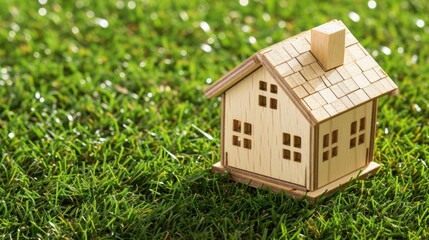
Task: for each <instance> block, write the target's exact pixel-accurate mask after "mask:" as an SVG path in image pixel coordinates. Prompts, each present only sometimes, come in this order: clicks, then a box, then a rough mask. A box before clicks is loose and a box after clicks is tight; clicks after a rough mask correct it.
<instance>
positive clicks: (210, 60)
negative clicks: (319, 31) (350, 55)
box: [0, 0, 429, 239]
mask: <svg viewBox="0 0 429 240" xmlns="http://www.w3.org/2000/svg"><path fill="white" fill-rule="evenodd" d="M0 6H1V8H0V16H1V18H0V46H1V47H0V153H1V156H0V157H1V159H0V168H1V169H0V237H1V238H7V239H9V238H11V239H17V238H20V239H26V238H31V239H34V238H41V239H46V238H69V239H75V238H91V239H94V238H108V239H110V238H112V239H115V238H118V239H127V238H151V239H178V238H179V239H180V238H183V239H192V238H194V239H207V238H216V239H221V238H227V239H265V238H305V239H313V238H320V239H330V238H335V239H339V238H346V239H349V238H362V239H367V238H421V239H425V238H428V237H429V227H428V225H429V190H428V189H429V173H428V164H429V160H428V158H427V156H429V146H428V145H429V144H428V143H429V130H428V129H429V128H428V123H429V122H428V121H429V120H428V119H429V111H428V107H429V100H428V99H429V94H428V83H429V80H428V79H429V65H428V64H427V62H428V60H429V34H428V32H429V27H428V26H427V25H425V23H429V15H428V14H427V13H428V11H429V3H428V1H425V0H408V1H361V0H358V1H340V0H331V1H310V0H300V1H286V0H280V1H272V0H271V1H269V0H268V1H257V0H250V1H247V0H241V1H195V0H190V1H187V0H180V1H179V0H177V1H173V0H172V1H162V0H158V1H152V0H142V1H140V0H139V1H122V0H117V1H89V0H77V1H66V0H63V1H51V0H39V1H9V0H0ZM331 19H340V20H342V21H343V22H344V23H345V24H346V25H347V26H348V27H349V29H350V30H351V31H352V33H353V34H354V35H355V36H356V38H357V39H358V40H359V41H360V42H361V43H362V45H363V46H365V47H366V48H367V50H368V51H369V52H370V53H371V54H372V55H373V56H374V58H375V59H376V60H377V62H378V63H379V64H380V65H381V66H382V67H383V69H384V70H385V71H386V72H387V73H388V74H389V75H390V76H391V78H392V79H393V80H394V81H395V82H396V83H397V85H398V86H399V88H400V92H401V93H400V95H398V96H395V97H392V96H387V97H383V98H382V99H381V100H380V102H379V106H380V108H379V118H378V130H377V134H376V135H377V141H376V146H377V150H376V152H375V160H376V161H377V162H379V163H381V164H382V165H383V167H382V169H381V170H380V171H379V172H378V173H377V174H376V175H375V176H374V177H371V178H370V179H368V180H365V181H361V180H358V181H354V182H352V183H351V184H350V185H349V186H348V187H347V188H346V189H344V190H343V191H342V192H338V193H336V194H334V195H333V196H331V197H329V198H324V199H322V200H320V201H318V202H316V204H314V205H310V204H308V203H307V202H306V201H300V200H295V199H291V198H289V197H287V196H286V195H284V194H282V193H272V192H271V191H269V190H264V189H253V188H251V187H249V186H246V185H243V184H237V183H235V182H233V181H231V180H229V178H228V176H221V175H215V174H212V173H211V172H210V166H211V165H212V164H213V163H214V162H217V161H218V160H219V143H220V142H219V137H220V136H219V135H220V134H219V125H220V107H219V103H220V102H219V99H213V100H206V99H205V97H204V95H203V90H204V88H205V87H207V85H208V84H209V83H212V82H214V81H215V80H217V79H218V78H219V77H221V76H222V75H223V74H225V73H226V72H227V71H229V70H231V69H232V68H233V67H234V66H236V65H237V64H239V63H240V62H241V61H243V60H244V59H246V58H247V57H249V56H250V55H252V54H253V53H254V52H255V51H257V50H260V49H261V48H264V47H267V46H269V45H271V44H273V43H275V42H278V41H281V40H283V39H285V38H287V37H290V36H292V35H295V34H297V33H300V32H301V31H304V30H307V29H309V28H312V27H314V26H317V25H320V24H322V23H324V22H327V21H329V20H331Z"/></svg>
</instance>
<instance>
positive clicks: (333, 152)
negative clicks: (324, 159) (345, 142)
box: [331, 147, 338, 157]
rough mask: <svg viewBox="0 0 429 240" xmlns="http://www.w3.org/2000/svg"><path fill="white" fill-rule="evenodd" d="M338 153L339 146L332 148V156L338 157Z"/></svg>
mask: <svg viewBox="0 0 429 240" xmlns="http://www.w3.org/2000/svg"><path fill="white" fill-rule="evenodd" d="M337 155H338V147H333V148H332V156H331V157H336V156H337Z"/></svg>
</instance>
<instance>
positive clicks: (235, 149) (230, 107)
mask: <svg viewBox="0 0 429 240" xmlns="http://www.w3.org/2000/svg"><path fill="white" fill-rule="evenodd" d="M313 33H314V34H313ZM341 39H342V40H341ZM310 43H311V44H310ZM313 45H314V48H315V49H316V50H314V51H313V49H312V48H313ZM319 45H320V46H319ZM332 46H334V47H332ZM338 46H341V47H338ZM310 48H311V51H310ZM318 48H320V49H318ZM317 49H318V50H317ZM338 49H343V52H342V53H338V52H337V51H338ZM317 51H319V52H320V51H321V52H322V54H325V55H326V56H327V57H326V58H325V59H322V57H320V56H319V55H318V54H319V53H316V52H317ZM340 55H342V57H339V56H340ZM338 59H342V62H341V63H339V61H338ZM334 62H337V63H335V64H334ZM325 64H326V66H325ZM332 64H334V65H335V66H334V67H332V66H333V65H332ZM329 65H331V66H329ZM395 89H397V86H396V85H395V83H394V82H393V81H392V80H391V79H390V78H389V77H388V76H387V74H386V73H385V72H384V71H383V70H382V69H381V67H380V66H379V65H378V64H377V63H376V62H375V60H374V59H373V58H372V57H371V55H370V54H368V52H367V51H366V50H365V49H364V48H363V47H362V45H360V44H359V43H358V42H357V40H356V39H355V38H354V36H353V35H352V34H351V33H350V31H349V30H348V29H347V28H346V27H345V26H344V24H343V23H342V22H341V21H337V20H334V21H331V22H329V23H327V24H324V25H322V26H319V27H317V28H315V29H313V30H312V31H306V32H303V33H301V34H299V35H297V36H294V37H291V38H288V39H286V40H284V41H282V42H280V43H277V44H274V45H272V46H270V47H268V48H266V49H263V50H261V51H259V52H257V53H255V54H254V55H253V56H252V57H250V58H248V59H247V60H245V61H244V62H243V63H241V64H240V65H238V66H237V67H236V68H234V69H233V70H232V71H230V72H229V73H227V74H226V75H225V76H224V77H223V78H221V79H220V80H218V81H217V82H216V83H214V84H213V85H211V86H210V87H208V88H207V90H206V91H205V95H206V97H207V98H211V97H214V96H217V95H219V94H222V121H221V128H222V129H221V164H222V166H225V167H227V168H229V169H231V170H233V171H234V172H235V173H237V174H241V175H240V176H244V177H243V179H247V180H249V179H252V178H255V179H259V180H258V181H259V182H262V183H263V184H265V183H266V184H271V185H270V186H272V184H279V182H280V185H281V186H283V185H287V186H291V187H293V188H294V189H301V190H302V191H303V192H305V190H312V191H313V190H316V189H318V190H317V191H319V190H320V189H325V190H326V189H330V187H327V186H334V185H335V184H337V183H338V181H340V180H338V179H343V180H344V178H343V176H349V175H350V174H352V173H355V171H356V170H357V169H363V168H364V167H365V166H366V165H368V164H370V165H371V164H372V163H371V161H372V160H373V153H374V141H375V140H374V138H375V123H376V113H377V109H376V107H377V103H376V101H377V98H378V97H380V96H382V95H384V94H387V93H390V92H393V91H394V90H395ZM363 118H364V120H363V122H364V124H363V125H365V128H364V129H362V130H359V126H360V125H359V124H360V121H361V119H363ZM354 121H356V122H357V128H358V130H357V132H356V133H353V134H351V133H350V128H351V123H352V122H354ZM237 124H238V126H239V127H237ZM234 126H235V128H234ZM246 126H247V129H248V130H247V131H249V126H251V127H250V129H251V131H250V132H245V131H244V129H245V128H246ZM333 131H338V140H337V142H335V143H330V144H329V145H328V146H324V141H323V139H324V136H325V135H326V134H329V139H332V134H333ZM284 133H286V134H289V136H290V142H289V143H287V141H286V142H284V141H283V134H284ZM296 137H299V141H300V146H299V147H298V146H294V142H295V141H298V138H296ZM352 138H353V139H354V141H355V143H354V144H355V146H353V147H350V144H351V139H352ZM295 139H297V140H295ZM334 152H335V154H334ZM237 176H238V175H237ZM261 179H262V180H261ZM267 179H268V180H267ZM343 180H341V181H340V182H342V181H343ZM331 183H335V184H334V185H331ZM276 186H277V185H276ZM337 186H338V184H337ZM274 187H275V186H274ZM334 188H335V187H334ZM283 189H286V188H283ZM291 191H292V190H291ZM293 191H296V190H293ZM319 192H320V191H319ZM309 193H310V192H309ZM309 193H307V195H308V194H309ZM311 193H312V192H311ZM300 196H303V195H300Z"/></svg>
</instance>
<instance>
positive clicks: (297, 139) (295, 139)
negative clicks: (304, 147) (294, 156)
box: [293, 136, 301, 148]
mask: <svg viewBox="0 0 429 240" xmlns="http://www.w3.org/2000/svg"><path fill="white" fill-rule="evenodd" d="M293 146H294V147H296V148H301V137H299V136H293Z"/></svg>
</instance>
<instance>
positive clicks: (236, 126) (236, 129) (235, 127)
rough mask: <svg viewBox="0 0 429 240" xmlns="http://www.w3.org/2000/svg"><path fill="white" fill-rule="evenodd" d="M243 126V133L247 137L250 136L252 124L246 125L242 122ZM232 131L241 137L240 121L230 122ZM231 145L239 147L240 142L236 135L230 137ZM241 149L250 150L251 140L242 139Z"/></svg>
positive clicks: (246, 123)
mask: <svg viewBox="0 0 429 240" xmlns="http://www.w3.org/2000/svg"><path fill="white" fill-rule="evenodd" d="M243 126H244V131H243V133H244V134H246V135H249V136H252V124H250V123H248V122H243ZM232 130H233V131H234V132H237V133H239V135H241V121H239V120H237V119H233V120H232ZM232 145H234V146H237V147H241V141H240V136H238V135H233V136H232ZM243 147H244V148H246V149H252V140H251V139H249V138H247V136H246V138H243Z"/></svg>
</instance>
